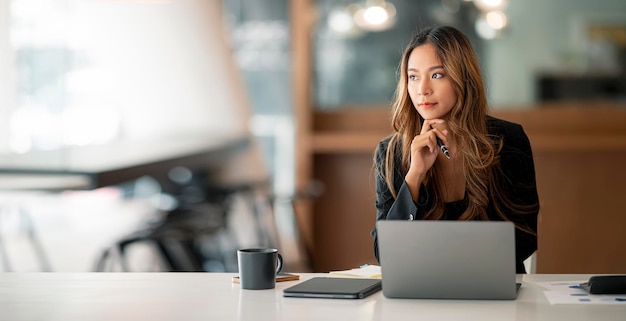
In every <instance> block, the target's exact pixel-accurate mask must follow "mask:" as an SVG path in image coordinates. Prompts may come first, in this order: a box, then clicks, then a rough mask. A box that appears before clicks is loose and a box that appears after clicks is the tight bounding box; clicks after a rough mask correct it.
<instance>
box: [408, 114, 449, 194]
mask: <svg viewBox="0 0 626 321" xmlns="http://www.w3.org/2000/svg"><path fill="white" fill-rule="evenodd" d="M443 123H445V121H444V120H443V119H428V120H424V123H423V124H422V131H421V132H420V134H419V135H417V136H415V137H413V141H412V142H411V163H410V165H409V171H408V172H407V174H406V176H405V178H404V179H405V180H406V182H407V184H408V185H409V189H410V190H411V194H413V195H417V194H414V193H417V192H418V191H417V190H418V189H419V186H420V184H421V183H422V181H423V180H424V177H425V176H426V172H428V170H429V169H430V168H431V167H432V166H433V164H434V163H435V160H436V159H437V154H438V151H439V147H438V146H437V137H439V138H440V139H441V140H442V141H443V143H444V144H445V145H447V144H448V139H447V138H446V135H447V134H448V131H447V130H445V129H444V130H439V129H437V128H435V127H431V126H432V125H433V124H443ZM436 127H440V126H436ZM414 189H416V190H415V192H414Z"/></svg>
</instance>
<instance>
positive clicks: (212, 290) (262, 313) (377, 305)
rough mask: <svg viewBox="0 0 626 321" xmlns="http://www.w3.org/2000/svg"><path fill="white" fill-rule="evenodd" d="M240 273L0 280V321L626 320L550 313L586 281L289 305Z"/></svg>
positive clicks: (550, 277)
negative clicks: (490, 295) (549, 291)
mask: <svg viewBox="0 0 626 321" xmlns="http://www.w3.org/2000/svg"><path fill="white" fill-rule="evenodd" d="M235 275H237V274H236V273H119V272H118V273H2V274H0V320H12V321H23V320H47V321H56V320H59V321H61V320H62V321H72V320H90V321H97V320H107V321H110V320H133V321H141V320H150V321H160V320H185V321H192V320H203V321H206V320H255V321H263V320H359V321H365V320H409V319H411V320H481V321H489V320H498V321H502V320H526V321H532V320H550V321H555V320H570V321H577V320H594V321H603V320H626V305H583V304H580V305H565V304H564V305H551V304H550V303H549V301H548V300H547V299H546V297H545V295H544V294H543V291H544V288H543V287H542V286H540V285H539V284H537V282H547V281H568V280H569V281H578V280H586V279H588V278H589V275H560V274H536V275H518V281H521V282H522V288H521V289H520V291H521V292H520V293H519V296H518V298H517V299H516V300H505V301H498V300H414V299H389V298H386V297H385V296H384V295H383V293H382V292H378V293H375V294H373V295H371V296H369V297H366V298H364V299H358V300H355V299H312V298H287V297H283V296H282V292H283V289H285V288H287V287H289V286H292V285H295V284H297V283H298V282H302V281H304V280H307V279H309V278H311V277H315V276H330V275H329V274H324V273H302V274H299V275H300V280H298V281H287V282H279V283H277V285H276V288H275V289H270V290H242V289H241V288H240V286H239V284H235V283H232V277H233V276H235Z"/></svg>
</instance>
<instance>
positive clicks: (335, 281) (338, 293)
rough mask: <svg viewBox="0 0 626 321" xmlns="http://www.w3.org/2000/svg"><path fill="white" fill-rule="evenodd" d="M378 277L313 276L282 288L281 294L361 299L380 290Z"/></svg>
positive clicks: (287, 295) (301, 296) (302, 296)
mask: <svg viewBox="0 0 626 321" xmlns="http://www.w3.org/2000/svg"><path fill="white" fill-rule="evenodd" d="M380 288H381V281H380V280H379V279H357V278H335V277H314V278H311V279H309V280H306V281H303V282H301V283H299V284H296V285H294V286H291V287H289V288H287V289H285V290H283V296H286V297H300V298H329V299H362V298H365V297H366V296H369V295H370V294H372V293H376V292H378V291H380Z"/></svg>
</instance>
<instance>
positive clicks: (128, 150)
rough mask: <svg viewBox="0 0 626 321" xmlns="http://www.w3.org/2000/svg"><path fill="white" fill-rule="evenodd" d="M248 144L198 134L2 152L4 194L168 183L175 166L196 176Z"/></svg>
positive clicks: (0, 182) (238, 139) (242, 138)
mask: <svg viewBox="0 0 626 321" xmlns="http://www.w3.org/2000/svg"><path fill="white" fill-rule="evenodd" d="M249 143H250V139H249V137H247V136H245V135H243V136H242V135H232V134H213V135H208V134H204V135H201V134H197V135H180V136H171V137H166V138H157V139H145V140H128V141H117V142H114V143H109V144H102V145H89V146H73V147H65V148H61V149H57V150H49V151H33V152H29V153H25V154H17V153H0V178H1V180H0V190H13V191H15V190H24V189H27V190H68V189H93V188H99V187H105V186H111V185H116V184H120V183H124V182H128V181H130V180H133V179H136V178H139V177H142V176H145V175H150V176H154V177H155V178H157V179H163V180H166V178H167V175H168V171H169V170H170V169H172V168H173V167H176V166H183V167H187V168H189V169H190V170H192V171H196V170H211V169H213V168H215V167H218V166H221V165H223V164H224V162H226V161H228V160H229V159H230V158H231V157H232V156H233V155H234V154H236V153H238V152H240V151H241V150H243V149H245V148H246V147H247V146H249Z"/></svg>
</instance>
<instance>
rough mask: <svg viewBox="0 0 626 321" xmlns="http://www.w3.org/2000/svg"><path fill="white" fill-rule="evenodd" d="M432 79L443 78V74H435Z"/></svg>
mask: <svg viewBox="0 0 626 321" xmlns="http://www.w3.org/2000/svg"><path fill="white" fill-rule="evenodd" d="M432 78H433V79H439V78H443V74H442V73H439V72H437V73H434V74H433V77H432Z"/></svg>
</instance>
